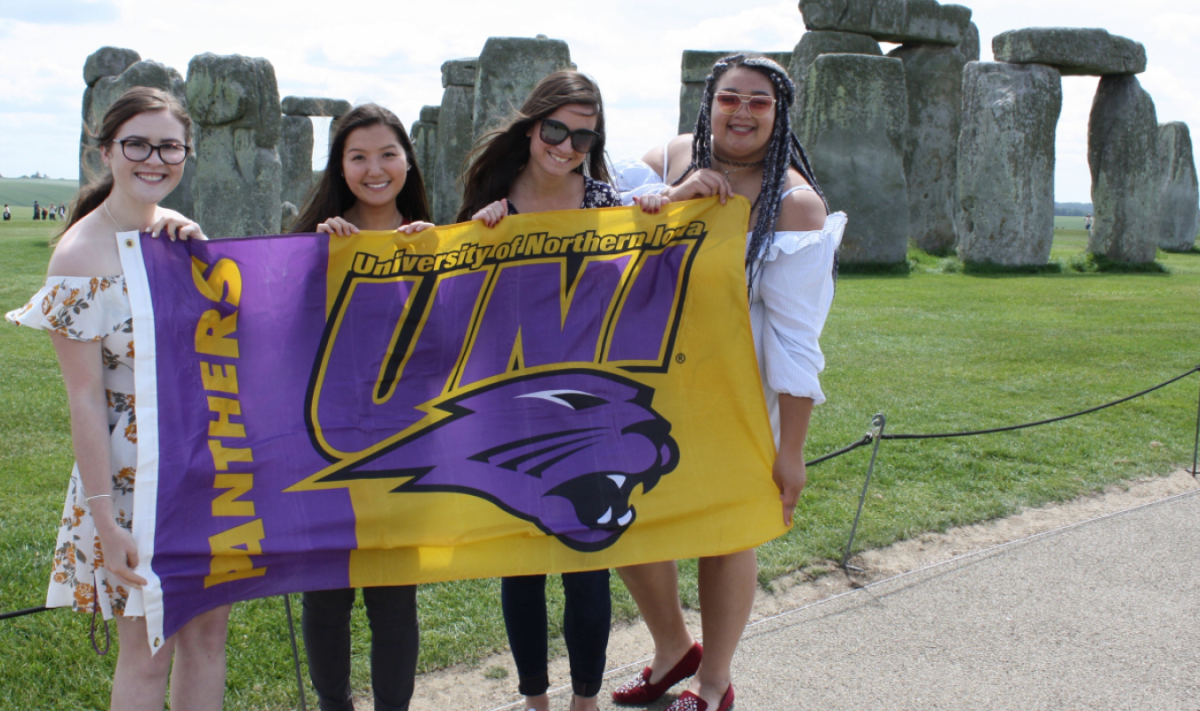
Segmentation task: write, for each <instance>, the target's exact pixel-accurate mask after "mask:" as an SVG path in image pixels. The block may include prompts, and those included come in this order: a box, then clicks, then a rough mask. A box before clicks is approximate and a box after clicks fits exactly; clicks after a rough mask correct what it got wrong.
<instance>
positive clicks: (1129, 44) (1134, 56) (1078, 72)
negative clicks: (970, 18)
mask: <svg viewBox="0 0 1200 711" xmlns="http://www.w3.org/2000/svg"><path fill="white" fill-rule="evenodd" d="M992 54H994V55H995V56H996V61H997V62H1008V63H1009V64H1046V65H1049V66H1051V67H1056V68H1057V69H1058V70H1059V72H1061V73H1062V74H1064V75H1067V76H1085V75H1086V76H1106V75H1109V74H1141V73H1142V72H1144V71H1146V48H1145V47H1144V46H1143V45H1142V43H1141V42H1134V41H1133V40H1131V39H1127V38H1125V37H1118V36H1117V35H1112V34H1109V33H1108V31H1107V30H1102V29H1099V28H1095V29H1084V28H1078V27H1031V28H1028V29H1024V30H1009V31H1008V32H1001V33H1000V34H998V35H996V36H995V37H993V38H992Z"/></svg>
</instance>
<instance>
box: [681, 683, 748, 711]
mask: <svg viewBox="0 0 1200 711" xmlns="http://www.w3.org/2000/svg"><path fill="white" fill-rule="evenodd" d="M731 708H733V684H730V685H729V688H728V689H726V690H725V695H724V696H722V697H721V704H720V705H719V706H717V711H729V709H731ZM666 711H708V704H706V703H704V700H703V699H701V698H700V697H699V696H696V695H695V694H693V693H692V692H690V691H685V692H683V693H682V694H680V695H679V698H678V699H675V701H674V703H672V704H671V705H670V706H668V707H667V708H666Z"/></svg>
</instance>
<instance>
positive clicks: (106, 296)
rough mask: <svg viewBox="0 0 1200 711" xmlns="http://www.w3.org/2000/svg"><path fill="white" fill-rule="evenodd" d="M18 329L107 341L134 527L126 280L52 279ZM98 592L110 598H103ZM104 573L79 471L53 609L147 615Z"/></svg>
mask: <svg viewBox="0 0 1200 711" xmlns="http://www.w3.org/2000/svg"><path fill="white" fill-rule="evenodd" d="M5 318H6V319H7V320H8V321H9V322H10V323H14V324H18V325H21V326H29V327H31V328H37V329H42V330H45V331H53V332H54V333H57V334H59V335H62V336H66V337H67V338H70V339H71V340H74V341H82V342H88V341H100V345H101V358H102V359H103V367H104V389H105V393H106V395H107V399H108V427H109V433H110V434H109V443H110V453H109V457H110V471H111V472H112V495H113V512H114V513H115V514H116V516H117V523H119V524H120V525H121V526H124V527H125V528H126V529H127V530H132V528H133V481H134V474H135V473H136V468H137V418H136V416H135V414H134V394H133V352H134V351H133V318H132V314H131V312H130V308H129V295H128V292H127V291H126V288H125V277H124V276H115V277H64V276H52V277H49V278H47V279H46V285H45V286H43V287H42V288H41V289H40V290H39V291H38V292H37V293H36V294H34V295H33V298H31V299H30V300H29V303H27V304H26V305H25V306H23V307H21V308H19V309H16V310H14V311H10V312H8V314H6V315H5ZM97 588H98V589H99V590H100V591H101V592H102V594H100V595H97V594H96V591H97ZM130 592H131V591H130V590H129V589H128V588H127V586H126V585H125V584H124V583H122V582H120V581H119V579H118V578H116V577H115V576H113V577H112V578H111V579H110V578H109V576H108V575H106V571H105V569H104V553H103V551H101V550H100V538H99V536H97V535H96V525H95V522H94V521H93V519H92V512H91V509H90V508H89V507H88V504H87V500H86V494H85V493H84V490H83V482H82V480H81V479H80V476H79V466H78V465H76V466H75V467H74V468H73V471H72V472H71V483H70V485H69V487H68V489H67V501H66V505H65V506H64V507H63V514H62V521H61V523H60V524H59V528H58V541H57V543H55V546H54V569H53V571H52V573H51V576H50V589H49V591H48V592H47V593H46V607H71V608H73V609H75V610H78V611H80V612H92V611H93V610H94V606H95V604H96V603H97V602H99V604H100V612H102V613H103V614H104V618H105V619H110V618H111V617H112V616H113V615H114V614H117V615H125V616H130V617H140V616H142V614H143V611H142V604H141V596H140V595H134V596H133V599H131V597H130Z"/></svg>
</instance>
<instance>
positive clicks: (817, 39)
mask: <svg viewBox="0 0 1200 711" xmlns="http://www.w3.org/2000/svg"><path fill="white" fill-rule="evenodd" d="M822 54H866V55H871V56H874V57H882V56H883V51H882V50H880V49H879V43H878V42H876V41H875V39H874V38H872V37H868V36H867V35H859V34H855V33H853V32H830V31H826V30H815V31H813V32H805V33H804V34H803V35H800V41H799V42H798V43H796V48H795V49H793V50H792V55H791V56H790V57H788V61H787V63H786V64H784V65H783V66H784V67H785V68H787V70H788V76H790V77H791V78H792V83H794V84H795V85H796V100H795V101H794V102H793V103H792V116H791V120H792V130H794V131H795V132H796V133H797V134H799V133H800V130H801V125H800V110H801V108H803V106H804V84H805V81H806V80H807V79H808V69H809V67H811V66H812V63H813V62H815V61H816V60H817V57H819V56H821V55H822ZM689 130H690V129H689Z"/></svg>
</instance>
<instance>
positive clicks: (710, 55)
mask: <svg viewBox="0 0 1200 711" xmlns="http://www.w3.org/2000/svg"><path fill="white" fill-rule="evenodd" d="M734 54H747V55H750V54H757V55H762V56H764V57H767V58H768V59H771V60H773V61H774V62H776V63H777V64H779V66H781V67H783V68H784V69H787V68H788V62H790V61H791V56H792V55H791V53H790V52H756V51H753V50H732V51H728V52H706V51H700V50H695V49H685V50H683V61H682V65H683V66H682V71H681V72H680V80H681V82H682V85H681V86H680V87H679V132H680V133H691V132H692V129H694V128H695V127H696V117H697V116H698V115H699V113H700V102H701V101H702V100H703V99H704V84H705V82H706V81H707V80H708V75H709V73H710V72H711V71H712V66H713V65H714V64H716V63H717V60H718V59H722V58H724V57H728V56H730V55H734Z"/></svg>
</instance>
